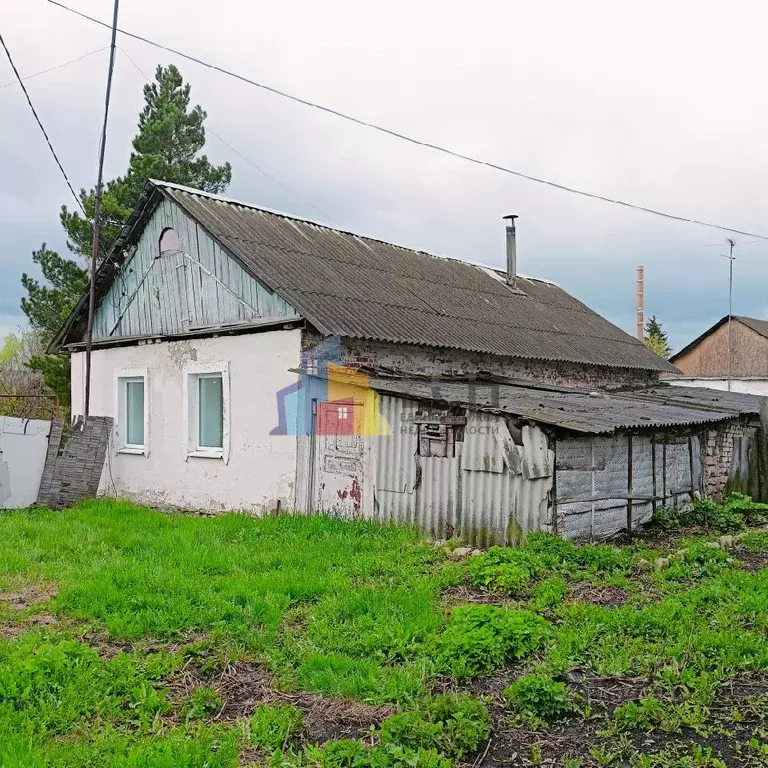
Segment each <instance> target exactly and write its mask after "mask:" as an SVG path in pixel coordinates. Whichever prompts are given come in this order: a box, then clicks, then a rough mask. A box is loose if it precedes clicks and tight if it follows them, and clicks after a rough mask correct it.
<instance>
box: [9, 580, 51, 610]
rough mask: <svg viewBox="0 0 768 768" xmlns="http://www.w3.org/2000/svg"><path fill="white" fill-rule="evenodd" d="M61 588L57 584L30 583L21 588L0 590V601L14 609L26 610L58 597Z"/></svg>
mask: <svg viewBox="0 0 768 768" xmlns="http://www.w3.org/2000/svg"><path fill="white" fill-rule="evenodd" d="M58 591H59V588H58V587H57V586H56V585H55V584H28V585H27V586H25V587H22V588H21V589H16V590H13V591H9V592H0V603H3V604H4V605H5V606H7V607H8V608H10V609H11V610H12V611H24V610H26V609H27V608H32V607H33V606H35V605H40V604H42V603H47V602H48V601H49V600H50V599H51V598H53V597H56V595H57V593H58Z"/></svg>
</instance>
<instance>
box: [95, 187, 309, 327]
mask: <svg viewBox="0 0 768 768" xmlns="http://www.w3.org/2000/svg"><path fill="white" fill-rule="evenodd" d="M167 227H170V228H172V229H174V230H176V233H177V234H178V237H179V250H178V251H173V252H170V253H165V254H163V255H162V256H161V255H160V236H161V234H162V232H163V230H164V229H166V228H167ZM295 314H297V313H296V311H295V310H294V308H293V307H292V306H291V305H290V304H288V302H286V301H285V300H283V299H282V298H281V297H280V296H278V295H277V294H275V293H273V292H272V291H270V290H269V289H267V288H266V287H265V286H263V285H262V284H261V283H259V282H258V281H257V280H255V279H254V278H253V277H251V276H250V275H249V274H248V273H247V272H246V271H245V270H244V269H243V268H242V267H241V266H240V264H239V263H238V262H237V261H235V259H233V258H232V257H231V256H230V255H229V254H228V253H227V252H226V251H225V250H224V249H223V248H221V247H220V246H219V244H218V243H216V241H215V240H213V238H211V237H210V236H209V235H208V234H207V233H206V232H205V230H203V229H202V228H201V227H200V226H199V225H198V224H197V223H196V222H195V221H194V220H192V219H190V218H189V216H187V215H186V214H185V213H184V212H183V211H182V210H181V209H180V208H179V207H178V206H177V205H176V204H175V203H173V202H171V201H170V200H163V201H161V202H160V204H159V205H158V206H157V208H156V209H155V211H154V212H153V213H152V215H151V216H150V218H149V221H148V222H147V223H146V225H145V227H144V230H143V231H142V233H141V235H140V237H139V240H138V242H137V243H136V245H135V248H134V250H133V253H132V254H131V255H130V256H129V257H128V258H127V259H126V260H125V262H124V263H123V266H122V268H121V270H120V272H119V273H118V275H117V277H116V279H115V281H114V283H113V284H112V286H111V287H110V288H109V290H108V292H107V294H106V295H105V296H104V298H103V299H102V300H101V302H100V303H99V306H98V308H97V310H96V314H95V317H94V331H93V338H94V341H106V340H108V339H119V338H127V337H136V336H164V335H167V334H176V333H184V332H186V331H189V330H195V329H198V328H204V327H208V326H218V325H222V324H232V323H239V322H251V321H256V320H259V319H269V318H276V319H277V318H280V317H288V316H291V315H295Z"/></svg>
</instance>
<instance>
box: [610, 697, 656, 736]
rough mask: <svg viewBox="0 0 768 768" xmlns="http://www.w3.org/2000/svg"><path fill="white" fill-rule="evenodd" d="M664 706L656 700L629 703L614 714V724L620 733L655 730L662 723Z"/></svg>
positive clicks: (650, 698) (617, 709) (648, 699)
mask: <svg viewBox="0 0 768 768" xmlns="http://www.w3.org/2000/svg"><path fill="white" fill-rule="evenodd" d="M663 716H664V705H663V704H662V703H661V702H660V701H659V700H658V699H656V698H653V697H649V698H646V699H640V700H638V701H628V702H627V703H626V704H622V705H621V706H619V707H616V709H615V710H614V712H613V722H614V724H615V726H616V728H617V729H618V730H619V731H633V730H643V731H650V730H653V728H654V726H656V725H658V724H659V723H661V721H662V718H663Z"/></svg>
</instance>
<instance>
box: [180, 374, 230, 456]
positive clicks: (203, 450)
mask: <svg viewBox="0 0 768 768" xmlns="http://www.w3.org/2000/svg"><path fill="white" fill-rule="evenodd" d="M211 374H218V375H220V376H221V397H222V421H223V422H224V423H223V425H222V426H223V429H222V439H221V444H222V447H221V448H207V447H201V446H200V445H199V444H198V439H199V435H200V427H199V421H198V411H197V409H198V404H199V402H200V401H199V390H198V382H199V380H200V377H201V376H210V375H211ZM183 375H184V397H183V408H184V455H185V457H186V460H189V459H190V458H196V459H221V460H223V461H224V463H225V464H228V463H229V426H230V399H229V395H230V386H229V362H227V361H218V362H211V363H190V364H189V365H186V366H185V367H184V370H183Z"/></svg>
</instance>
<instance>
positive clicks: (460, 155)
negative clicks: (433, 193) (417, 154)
mask: <svg viewBox="0 0 768 768" xmlns="http://www.w3.org/2000/svg"><path fill="white" fill-rule="evenodd" d="M48 2H49V3H51V4H52V5H56V6H58V7H59V8H63V9H64V10H65V11H69V12H70V13H74V14H75V15H77V16H80V17H81V18H83V19H87V20H88V21H91V22H93V23H94V24H99V25H101V26H102V27H110V25H109V24H107V23H106V22H104V21H101V20H100V19H97V18H95V17H93V16H89V15H88V14H87V13H83V12H82V11H78V10H76V9H75V8H70V7H69V6H68V5H65V4H64V3H60V2H58V0H48ZM118 32H120V34H123V35H125V36H126V37H131V38H133V39H134V40H139V41H140V42H142V43H146V44H147V45H151V46H153V47H155V48H159V49H160V50H163V51H166V52H168V53H171V54H173V55H174V56H180V57H181V58H183V59H187V60H188V61H192V62H194V63H195V64H200V65H201V66H203V67H207V68H208V69H211V70H213V71H215V72H220V73H221V74H223V75H227V76H228V77H232V78H234V79H236V80H240V81H241V82H243V83H247V84H248V85H252V86H254V87H256V88H260V89H262V90H264V91H268V92H269V93H274V94H275V95H277V96H282V97H283V98H286V99H290V100H291V101H294V102H296V103H297V104H303V105H304V106H306V107H311V108H312V109H317V110H320V111H321V112H326V113H327V114H329V115H334V116H335V117H339V118H341V119H342V120H347V121H349V122H351V123H355V124H357V125H361V126H363V127H365V128H371V129H373V130H375V131H379V132H380V133H384V134H386V135H388V136H393V137H395V138H397V139H402V140H403V141H407V142H409V143H410V144H415V145H416V146H419V147H426V148H427V149H432V150H435V151H436V152H442V153H443V154H445V155H449V156H450V157H454V158H457V159H459V160H465V161H467V162H469V163H473V164H474V165H480V166H484V167H486V168H491V169H493V170H495V171H501V172H502V173H506V174H509V175H510V176H517V177H518V178H521V179H527V180H528V181H533V182H536V183H537V184H543V185H545V186H548V187H552V188H554V189H559V190H562V191H563V192H571V193H572V194H575V195H581V196H582V197H587V198H590V199H592V200H600V201H602V202H604V203H612V204H613V205H619V206H621V207H623V208H629V209H632V210H636V211H642V212H643V213H649V214H652V215H653V216H660V217H662V218H665V219H671V220H672V221H680V222H684V223H687V224H697V225H699V226H702V227H710V228H711V229H718V230H721V231H722V232H731V233H733V234H737V235H745V236H747V237H757V238H759V239H761V240H768V235H762V234H759V233H757V232H746V231H744V230H741V229H736V228H734V227H726V226H724V225H722V224H715V223H713V222H709V221H703V220H701V219H693V218H689V217H687V216H678V215H675V214H672V213H666V212H664V211H660V210H657V209H655V208H648V207H646V206H644V205H637V204H635V203H630V202H627V201H626V200H619V199H618V198H613V197H607V196H605V195H599V194H596V193H594V192H587V191H586V190H583V189H578V188H577V187H573V186H569V185H567V184H560V183H558V182H555V181H550V180H548V179H543V178H540V177H538V176H531V175H530V174H527V173H523V172H522V171H516V170H514V169H512V168H507V167H505V166H503V165H498V164H497V163H491V162H489V161H487V160H481V159H479V158H477V157H472V156H471V155H465V154H463V153H461V152H456V151H454V150H452V149H447V148H446V147H441V146H440V145H438V144H433V143H432V142H429V141H421V140H420V139H415V138H413V137H412V136H407V135H406V134H404V133H400V132H399V131H395V130H392V129H391V128H386V127H384V126H381V125H377V124H376V123H372V122H369V121H368V120H364V119H362V118H359V117H355V116H354V115H350V114H347V113H346V112H341V111H339V110H337V109H333V108H332V107H326V106H324V105H323V104H318V103H316V102H313V101H309V100H308V99H304V98H302V97H300V96H295V95H294V94H291V93H288V92H286V91H282V90H280V89H279V88H274V87H272V86H270V85H266V84H264V83H259V82H257V81H256V80H252V79H251V78H249V77H246V76H245V75H241V74H238V73H237V72H233V71H232V70H229V69H225V68H224V67H220V66H218V65H216V64H211V63H210V62H207V61H204V60H203V59H199V58H198V57H197V56H192V55H191V54H188V53H184V52H183V51H179V50H177V49H175V48H171V47H170V46H167V45H163V44H162V43H158V42H156V41H154V40H150V39H149V38H147V37H143V36H142V35H138V34H136V33H134V32H128V31H127V30H124V29H119V28H118Z"/></svg>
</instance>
